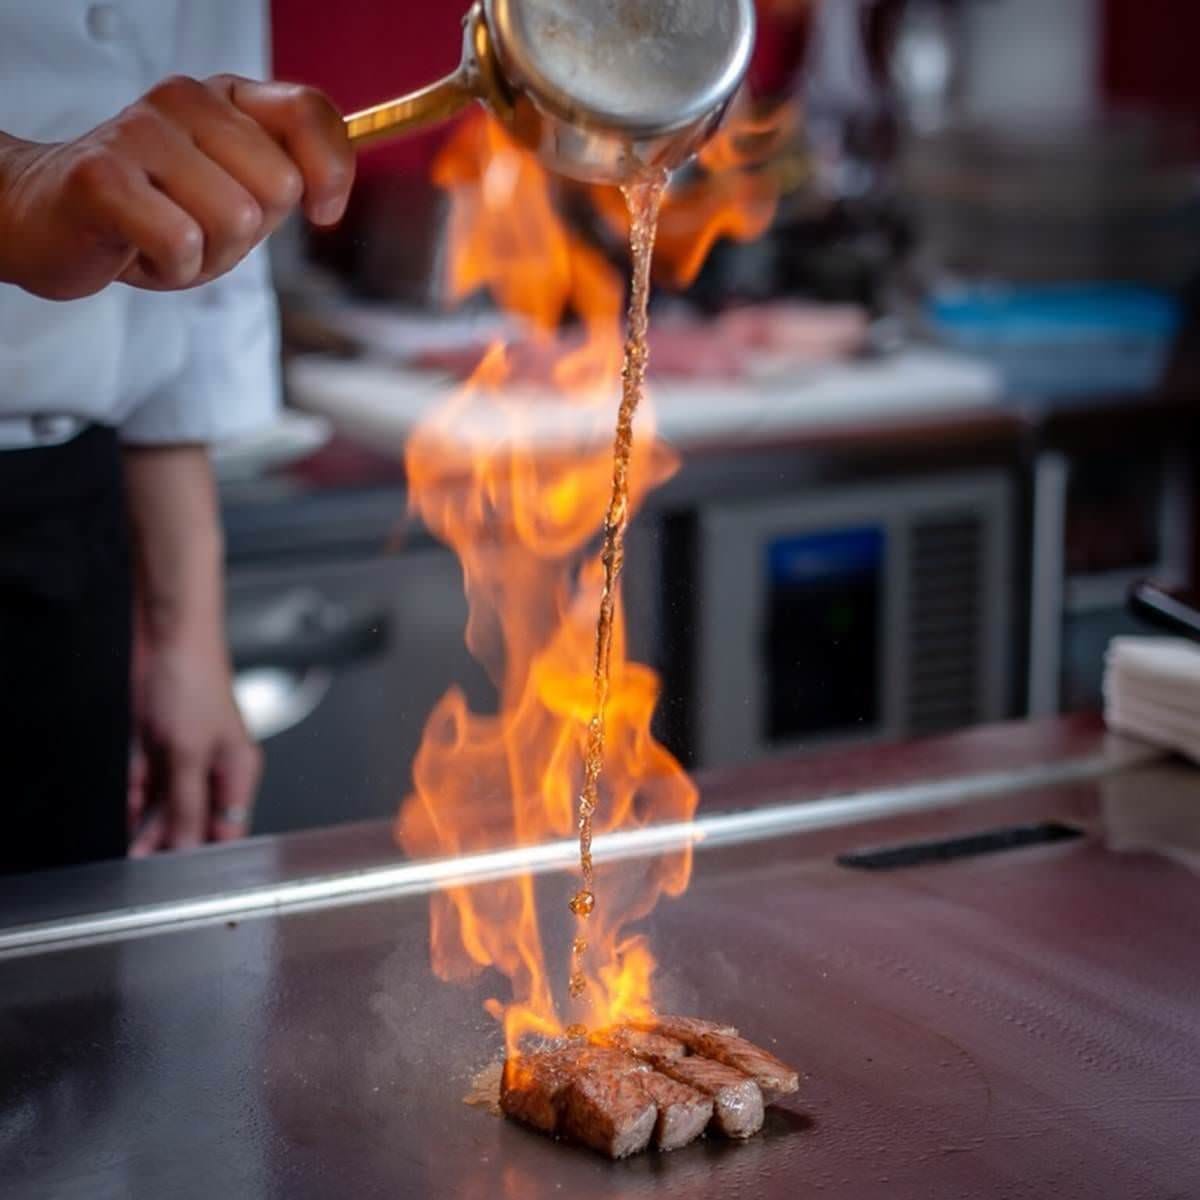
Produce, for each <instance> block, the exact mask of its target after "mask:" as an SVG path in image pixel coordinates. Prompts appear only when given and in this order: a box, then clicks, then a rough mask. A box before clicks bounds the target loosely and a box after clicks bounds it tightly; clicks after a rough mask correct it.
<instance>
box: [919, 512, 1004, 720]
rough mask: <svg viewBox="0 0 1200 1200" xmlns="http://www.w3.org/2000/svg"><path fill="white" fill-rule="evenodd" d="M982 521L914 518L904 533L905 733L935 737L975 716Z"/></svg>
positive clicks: (977, 518)
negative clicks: (906, 537)
mask: <svg viewBox="0 0 1200 1200" xmlns="http://www.w3.org/2000/svg"><path fill="white" fill-rule="evenodd" d="M985 536H986V529H985V526H984V521H983V518H982V517H980V516H979V515H976V514H963V515H951V514H946V513H939V514H938V515H936V516H930V517H923V518H918V519H916V520H915V521H914V523H913V525H912V527H911V530H910V545H911V549H912V556H911V565H910V575H909V581H908V586H909V640H908V653H909V697H908V727H909V732H910V733H914V734H927V733H939V732H942V731H945V730H949V729H957V728H960V727H962V726H965V725H970V724H973V723H974V722H976V721H978V720H979V719H980V717H981V713H980V692H981V688H980V682H981V681H980V671H981V669H982V649H983V646H982V639H983V617H984V614H983V599H984V597H983V581H984V542H985Z"/></svg>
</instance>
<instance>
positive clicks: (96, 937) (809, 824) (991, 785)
mask: <svg viewBox="0 0 1200 1200" xmlns="http://www.w3.org/2000/svg"><path fill="white" fill-rule="evenodd" d="M1152 756H1153V753H1150V754H1147V753H1144V752H1143V753H1138V751H1137V750H1136V749H1132V748H1130V749H1128V750H1126V752H1125V753H1123V754H1116V755H1114V754H1112V753H1101V754H1096V755H1091V756H1088V757H1085V758H1079V759H1071V760H1067V761H1066V762H1062V763H1054V764H1048V765H1038V766H1032V767H1025V768H1020V769H1017V770H1010V771H996V772H990V773H985V774H980V775H974V776H967V777H965V778H951V779H944V780H938V781H936V782H932V783H923V784H916V785H910V786H904V787H893V788H880V789H877V790H869V791H863V792H858V793H854V794H851V795H845V796H831V797H828V798H826V799H823V800H808V801H803V802H800V803H792V804H780V805H774V806H770V807H766V808H758V809H752V810H748V811H745V812H732V813H714V814H712V815H710V816H704V817H700V818H699V819H697V820H696V821H694V822H676V823H672V824H664V825H650V826H647V827H646V828H644V829H634V830H626V831H622V832H618V833H610V834H605V835H603V836H601V837H598V838H597V839H596V841H595V846H594V852H595V857H596V861H597V862H605V861H608V862H612V861H615V860H618V859H626V858H637V857H640V856H645V855H649V854H659V853H664V852H666V851H670V850H675V849H679V848H680V847H682V846H685V845H688V844H689V843H690V844H693V845H697V846H728V845H737V844H740V843H745V842H753V841H762V840H766V839H770V838H777V837H783V836H786V835H789V834H796V833H804V832H807V831H810V830H818V829H828V828H831V827H834V826H838V825H854V824H861V823H863V822H866V821H870V820H874V819H877V818H880V817H887V816H893V815H897V814H902V813H912V812H920V811H922V810H925V809H936V808H951V807H959V806H961V805H964V804H968V803H970V802H972V801H974V800H982V799H985V798H987V797H991V796H996V795H1003V794H1005V793H1010V792H1020V791H1027V790H1031V789H1034V788H1041V787H1053V786H1057V785H1061V784H1069V783H1076V782H1084V781H1087V780H1089V779H1096V778H1099V777H1101V776H1104V775H1109V774H1112V773H1114V772H1116V771H1119V770H1123V769H1125V768H1127V767H1129V766H1131V765H1134V764H1135V763H1136V762H1138V761H1144V760H1145V758H1147V757H1152ZM578 853H579V849H578V845H577V843H576V842H575V841H574V840H573V839H570V840H567V839H564V840H562V841H557V842H547V843H544V844H543V845H540V846H529V847H524V848H513V849H507V850H500V851H494V852H492V853H489V854H476V855H471V856H469V857H465V858H455V859H442V860H435V861H423V862H406V863H398V864H396V865H395V866H386V867H376V868H371V869H369V870H363V871H351V872H342V873H340V874H336V875H328V876H321V877H317V878H312V879H301V880H294V881H290V882H286V883H279V884H271V885H266V886H262V887H254V888H246V889H244V890H241V891H237V892H231V893H227V894H225V895H215V896H207V897H199V898H194V899H188V900H180V901H164V902H162V903H159V904H150V905H145V906H141V907H133V908H127V909H117V910H112V911H108V912H100V913H94V914H87V915H83V916H78V917H65V918H62V919H58V920H54V921H45V922H41V923H39V924H34V925H24V926H18V927H16V928H13V929H10V930H6V931H3V932H0V958H12V957H16V956H19V955H28V954H38V953H43V952H47V951H50V950H58V949H67V948H69V947H73V946H78V945H83V944H94V943H97V942H108V941H115V940H120V939H123V938H131V937H138V936H146V935H150V934H154V933H162V932H170V931H174V930H177V929H179V928H181V927H189V928H190V927H195V926H198V925H212V924H219V923H220V922H222V921H230V920H243V919H246V918H251V917H269V916H277V915H280V914H283V913H293V912H304V911H309V910H312V909H318V908H333V907H339V906H343V905H348V904H362V903H367V902H370V901H375V900H383V899H390V898H393V897H400V896H411V895H420V894H423V893H429V892H432V891H435V890H436V889H438V888H440V887H446V886H450V885H463V884H471V883H485V882H487V881H489V880H493V879H500V878H504V877H506V876H509V875H514V874H520V873H525V872H530V873H532V874H544V873H546V872H549V871H556V870H563V869H569V868H570V867H572V866H574V865H576V864H577V862H578Z"/></svg>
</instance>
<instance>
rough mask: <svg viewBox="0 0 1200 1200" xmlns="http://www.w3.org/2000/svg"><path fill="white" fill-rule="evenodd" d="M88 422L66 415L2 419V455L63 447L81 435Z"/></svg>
mask: <svg viewBox="0 0 1200 1200" xmlns="http://www.w3.org/2000/svg"><path fill="white" fill-rule="evenodd" d="M87 426H88V422H87V421H85V420H83V419H82V418H81V417H71V416H67V415H65V414H63V413H37V414H35V415H34V416H32V417H0V451H4V450H35V449H38V448H39V447H43V446H61V445H62V444H63V443H64V442H69V441H71V439H72V438H75V437H77V436H78V435H79V434H81V433H82V432H83V431H84V430H85V429H86V428H87Z"/></svg>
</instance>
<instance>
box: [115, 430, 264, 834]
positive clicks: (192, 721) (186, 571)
mask: <svg viewBox="0 0 1200 1200" xmlns="http://www.w3.org/2000/svg"><path fill="white" fill-rule="evenodd" d="M124 453H125V478H126V488H127V494H128V505H129V515H130V525H131V529H132V533H133V546H134V570H135V580H136V592H137V597H138V610H137V622H136V626H137V647H138V652H137V654H136V657H135V691H134V694H135V697H136V710H135V714H134V721H135V729H136V731H137V734H138V740H139V743H140V751H141V754H140V761H136V762H135V769H134V771H133V778H132V781H131V789H130V821H131V825H132V826H133V828H134V831H135V834H136V836H135V840H134V842H133V845H132V848H131V852H132V853H133V854H134V855H143V854H149V853H152V852H153V851H155V850H158V849H162V848H166V847H177V848H183V847H188V846H196V845H199V844H200V843H202V842H204V841H207V840H218V841H224V840H229V839H232V838H237V837H241V836H243V835H244V834H245V833H246V829H247V825H248V822H249V816H250V809H251V806H252V804H253V799H254V792H255V789H256V787H257V783H258V778H259V774H260V772H261V754H260V752H259V750H258V748H257V747H256V746H255V745H254V744H253V743H252V742H251V741H250V738H249V736H248V735H247V733H246V729H245V726H244V725H243V723H242V719H241V717H240V715H239V713H238V710H237V707H236V705H235V704H234V700H233V691H232V672H231V668H230V663H229V655H228V651H227V650H226V646H225V621H224V588H223V579H222V559H223V544H222V537H221V531H220V525H219V521H218V511H217V497H216V488H215V485H214V481H213V475H212V468H211V466H210V464H209V459H208V451H207V449H206V448H205V447H203V446H197V445H179V446H167V447H136V448H135V447H127V448H126V450H125V452H124Z"/></svg>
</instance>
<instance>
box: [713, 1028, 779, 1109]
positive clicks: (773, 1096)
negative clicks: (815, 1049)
mask: <svg viewBox="0 0 1200 1200" xmlns="http://www.w3.org/2000/svg"><path fill="white" fill-rule="evenodd" d="M696 1053H697V1054H702V1055H703V1056H704V1057H705V1058H711V1059H713V1060H714V1061H715V1062H719V1063H724V1064H725V1065H726V1066H727V1067H733V1068H734V1070H736V1071H741V1073H742V1074H743V1075H749V1076H750V1078H751V1079H753V1080H754V1082H755V1083H757V1084H758V1088H759V1091H761V1092H762V1094H763V1100H765V1101H766V1103H767V1104H773V1103H774V1102H775V1101H776V1100H778V1099H780V1098H781V1097H783V1096H790V1095H791V1094H792V1093H793V1092H795V1091H798V1090H799V1088H800V1078H799V1076H798V1075H797V1074H796V1072H795V1071H793V1070H792V1068H791V1067H789V1066H788V1065H787V1063H785V1062H781V1061H780V1060H779V1059H777V1058H776V1057H775V1055H773V1054H771V1053H769V1052H768V1051H766V1050H763V1049H762V1048H761V1047H759V1046H756V1045H754V1044H753V1042H748V1041H746V1039H745V1038H742V1037H737V1036H735V1035H733V1034H727V1033H706V1034H705V1035H704V1036H703V1037H701V1038H700V1041H699V1044H698V1045H697V1047H696Z"/></svg>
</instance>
